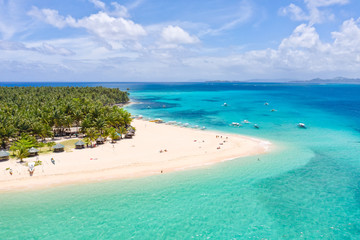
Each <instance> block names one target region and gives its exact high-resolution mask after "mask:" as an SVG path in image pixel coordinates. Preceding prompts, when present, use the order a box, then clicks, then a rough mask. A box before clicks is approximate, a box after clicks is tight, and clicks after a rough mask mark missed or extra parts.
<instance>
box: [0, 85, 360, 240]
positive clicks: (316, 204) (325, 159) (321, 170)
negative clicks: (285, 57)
mask: <svg viewBox="0 0 360 240" xmlns="http://www.w3.org/2000/svg"><path fill="white" fill-rule="evenodd" d="M0 85H6V86H15V85H16V86H29V85H31V86H104V87H118V88H120V89H122V90H126V89H127V88H129V89H130V90H129V92H130V94H131V95H130V97H131V99H132V101H134V102H137V103H138V104H134V105H130V106H129V107H127V110H128V111H130V112H131V113H133V114H141V115H143V116H145V117H149V118H162V119H164V120H165V121H178V122H183V123H189V124H190V125H199V126H205V127H206V128H207V129H209V130H217V131H223V132H228V133H237V134H243V135H248V136H253V137H257V138H263V139H267V140H269V141H271V142H272V143H273V148H272V151H271V152H270V153H268V154H265V155H260V156H251V157H246V158H240V159H235V160H231V161H226V162H222V163H219V164H215V165H210V166H204V167H202V168H199V169H194V170H186V171H179V172H174V173H169V174H163V175H157V176H150V177H144V178H134V179H127V180H118V181H109V182H99V183H92V184H82V185H71V186H61V187H54V188H51V189H44V190H37V191H30V192H14V193H6V194H1V195H0V202H1V204H0V239H360V157H359V153H360V151H359V149H360V94H359V93H360V85H308V84H280V83H41V84H40V83H16V84H14V83H0ZM265 102H267V103H269V105H265V104H264V103H265ZM224 103H227V106H223V104H224ZM272 109H274V110H275V111H272ZM245 119H246V120H248V121H250V122H251V123H249V124H243V126H242V127H234V126H230V124H231V123H232V122H241V121H243V120H245ZM299 122H302V123H305V124H306V126H307V128H306V129H302V128H299V127H297V124H298V123H299ZM253 124H257V125H258V126H259V129H256V128H254V127H253ZM174 138H176V136H174Z"/></svg>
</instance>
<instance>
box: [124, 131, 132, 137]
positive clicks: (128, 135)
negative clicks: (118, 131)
mask: <svg viewBox="0 0 360 240" xmlns="http://www.w3.org/2000/svg"><path fill="white" fill-rule="evenodd" d="M133 136H134V134H132V133H129V132H127V133H126V134H125V138H132V137H133Z"/></svg>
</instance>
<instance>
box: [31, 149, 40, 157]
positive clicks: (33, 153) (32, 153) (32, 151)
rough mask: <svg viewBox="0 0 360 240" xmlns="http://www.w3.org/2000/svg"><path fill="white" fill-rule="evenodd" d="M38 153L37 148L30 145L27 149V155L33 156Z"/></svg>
mask: <svg viewBox="0 0 360 240" xmlns="http://www.w3.org/2000/svg"><path fill="white" fill-rule="evenodd" d="M38 154H39V150H37V149H36V148H34V147H32V148H30V149H29V156H31V157H33V156H36V155H38Z"/></svg>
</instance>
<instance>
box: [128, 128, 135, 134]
mask: <svg viewBox="0 0 360 240" xmlns="http://www.w3.org/2000/svg"><path fill="white" fill-rule="evenodd" d="M129 133H131V134H132V135H133V136H135V130H134V129H133V128H131V129H130V130H129Z"/></svg>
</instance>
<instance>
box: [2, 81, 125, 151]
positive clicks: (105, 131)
mask: <svg viewBox="0 0 360 240" xmlns="http://www.w3.org/2000/svg"><path fill="white" fill-rule="evenodd" d="M128 95H129V93H128V92H124V91H120V90H119V89H117V88H104V87H0V148H4V149H6V148H8V147H9V145H10V143H11V142H13V143H14V144H13V145H15V146H16V144H15V143H16V142H19V141H20V143H21V141H22V140H21V139H29V137H31V138H32V139H36V141H37V142H43V141H45V139H46V138H50V137H54V136H62V135H65V134H66V131H67V130H68V129H70V128H71V127H75V128H77V129H78V130H80V131H81V132H82V133H84V134H86V136H87V138H88V139H87V141H90V142H91V141H93V140H94V138H95V137H98V136H103V137H108V136H110V137H111V136H113V137H114V138H116V136H119V135H120V136H121V134H123V133H125V132H126V129H128V128H129V127H130V123H131V115H130V113H128V112H127V111H126V110H124V109H122V108H120V107H118V106H116V105H115V104H119V103H126V102H128V101H129V96H128ZM118 133H119V134H118ZM20 145H21V144H20Z"/></svg>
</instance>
